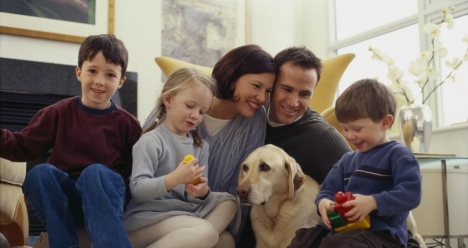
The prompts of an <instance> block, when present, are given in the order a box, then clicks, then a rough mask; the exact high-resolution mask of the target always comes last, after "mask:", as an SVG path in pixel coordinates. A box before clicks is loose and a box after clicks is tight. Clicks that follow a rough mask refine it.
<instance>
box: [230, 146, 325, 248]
mask: <svg viewBox="0 0 468 248" xmlns="http://www.w3.org/2000/svg"><path fill="white" fill-rule="evenodd" d="M319 190H320V186H319V185H318V184H317V182H316V181H315V180H313V179H312V178H311V177H309V176H307V175H305V174H304V173H303V172H302V169H301V167H300V166H299V164H297V163H296V161H295V160H294V158H292V157H290V156H289V155H288V154H287V153H286V152H285V151H283V149H281V148H279V147H276V146H274V145H266V146H262V147H259V148H257V149H256V150H255V151H253V152H252V153H251V154H250V155H249V156H248V157H247V158H246V159H245V161H244V162H243V163H242V165H241V168H240V172H239V185H238V187H237V195H238V196H239V199H240V202H241V203H242V204H244V205H252V210H251V213H250V219H251V220H252V228H253V231H254V233H255V238H256V241H257V247H258V248H262V247H271V248H273V247H278V248H282V247H287V246H288V245H289V244H290V243H291V240H292V239H293V238H294V236H295V233H296V230H297V229H299V228H308V227H312V226H315V225H316V224H317V223H318V222H319V221H320V220H321V218H320V217H319V216H318V214H317V208H316V206H315V204H314V200H315V197H316V196H317V194H318V192H319Z"/></svg>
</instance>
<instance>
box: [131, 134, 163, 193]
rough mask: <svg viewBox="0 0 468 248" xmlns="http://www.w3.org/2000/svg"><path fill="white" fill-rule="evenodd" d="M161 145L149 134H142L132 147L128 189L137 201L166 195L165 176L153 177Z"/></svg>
mask: <svg viewBox="0 0 468 248" xmlns="http://www.w3.org/2000/svg"><path fill="white" fill-rule="evenodd" d="M158 154H161V147H160V146H159V142H157V141H156V140H155V139H154V138H153V137H152V136H151V135H150V134H144V135H143V136H141V138H140V139H139V140H138V141H137V143H136V144H135V146H134V147H133V170H132V176H131V178H130V179H131V180H130V191H131V193H132V197H133V199H135V200H136V201H138V202H141V201H146V200H150V199H154V198H156V197H159V196H163V195H166V194H167V193H168V192H167V190H166V177H165V176H160V177H156V178H155V177H154V175H155V173H156V170H157V169H158V166H159V159H158Z"/></svg>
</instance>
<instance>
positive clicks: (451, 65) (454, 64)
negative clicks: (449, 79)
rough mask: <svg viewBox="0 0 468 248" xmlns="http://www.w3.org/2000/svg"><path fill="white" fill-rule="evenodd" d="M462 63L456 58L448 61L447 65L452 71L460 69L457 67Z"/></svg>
mask: <svg viewBox="0 0 468 248" xmlns="http://www.w3.org/2000/svg"><path fill="white" fill-rule="evenodd" d="M460 62H462V61H461V59H460V58H458V57H455V58H453V59H452V60H446V61H445V65H446V66H447V67H449V68H450V69H452V70H455V69H458V68H457V65H458V64H460Z"/></svg>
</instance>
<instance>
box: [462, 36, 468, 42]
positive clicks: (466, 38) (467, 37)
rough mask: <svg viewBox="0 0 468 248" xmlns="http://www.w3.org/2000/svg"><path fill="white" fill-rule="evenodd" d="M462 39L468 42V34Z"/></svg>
mask: <svg viewBox="0 0 468 248" xmlns="http://www.w3.org/2000/svg"><path fill="white" fill-rule="evenodd" d="M462 41H463V42H466V43H468V34H467V35H465V37H463V39H462Z"/></svg>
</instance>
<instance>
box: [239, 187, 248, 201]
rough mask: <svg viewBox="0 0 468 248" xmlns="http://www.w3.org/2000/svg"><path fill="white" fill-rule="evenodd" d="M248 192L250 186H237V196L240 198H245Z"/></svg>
mask: <svg viewBox="0 0 468 248" xmlns="http://www.w3.org/2000/svg"><path fill="white" fill-rule="evenodd" d="M249 192H250V186H248V185H239V186H237V195H238V196H239V197H241V198H244V197H247V196H248V195H249Z"/></svg>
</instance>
